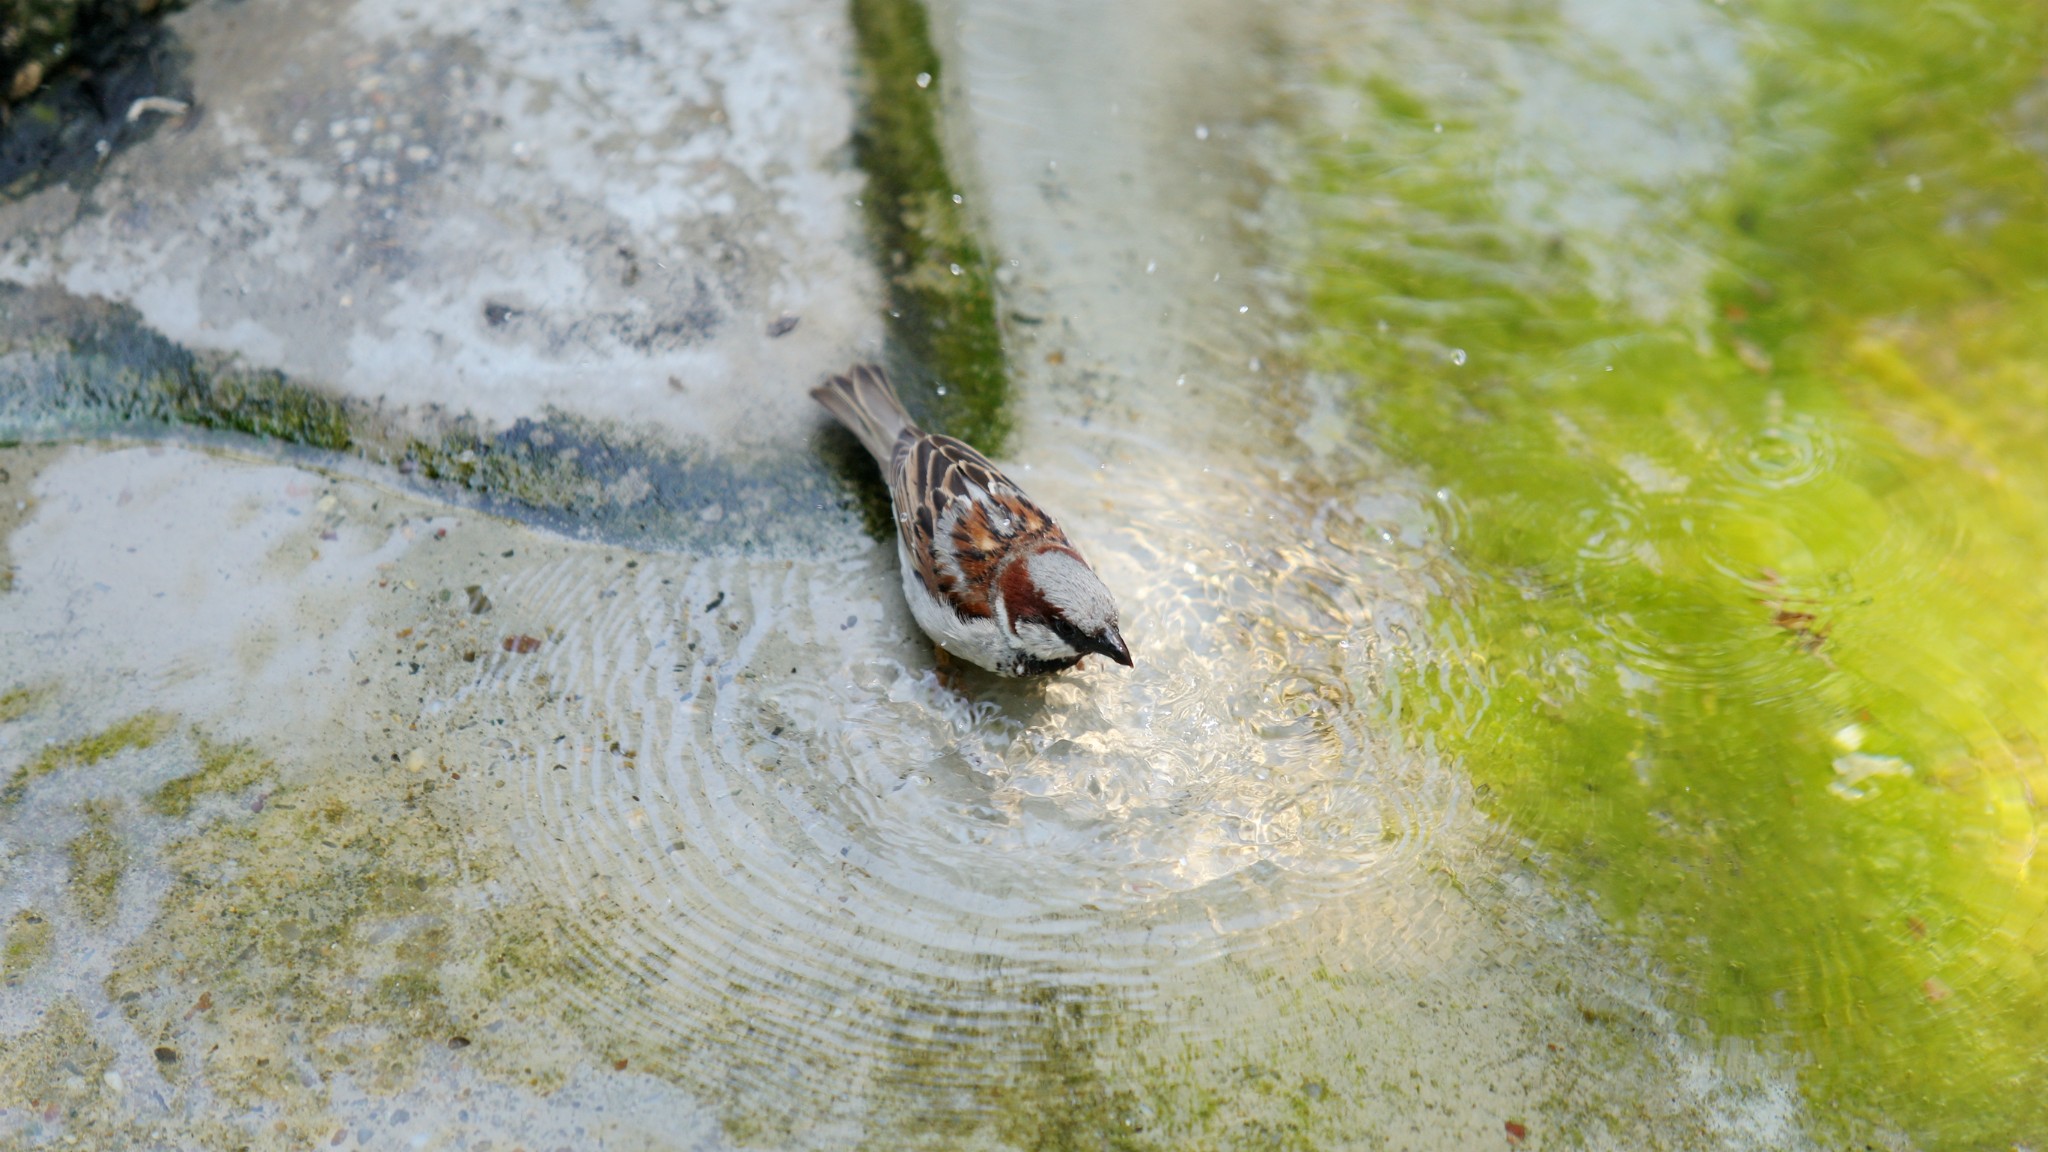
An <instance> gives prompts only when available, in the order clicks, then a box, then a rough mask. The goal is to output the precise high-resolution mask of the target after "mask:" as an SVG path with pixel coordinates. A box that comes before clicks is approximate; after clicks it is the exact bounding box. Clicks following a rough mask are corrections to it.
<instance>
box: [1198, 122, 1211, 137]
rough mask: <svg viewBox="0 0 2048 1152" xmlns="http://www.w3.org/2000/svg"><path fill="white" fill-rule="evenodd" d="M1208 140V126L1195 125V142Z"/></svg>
mask: <svg viewBox="0 0 2048 1152" xmlns="http://www.w3.org/2000/svg"><path fill="white" fill-rule="evenodd" d="M1208 138H1209V126H1208V125H1207V124H1197V125H1195V139H1197V140H1207V139H1208Z"/></svg>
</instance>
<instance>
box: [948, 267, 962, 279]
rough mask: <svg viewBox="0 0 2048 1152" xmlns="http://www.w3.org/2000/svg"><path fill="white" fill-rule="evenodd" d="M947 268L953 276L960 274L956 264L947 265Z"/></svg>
mask: <svg viewBox="0 0 2048 1152" xmlns="http://www.w3.org/2000/svg"><path fill="white" fill-rule="evenodd" d="M947 267H948V268H951V269H952V270H953V275H955V276H958V275H959V274H960V266H959V265H958V264H948V265H947Z"/></svg>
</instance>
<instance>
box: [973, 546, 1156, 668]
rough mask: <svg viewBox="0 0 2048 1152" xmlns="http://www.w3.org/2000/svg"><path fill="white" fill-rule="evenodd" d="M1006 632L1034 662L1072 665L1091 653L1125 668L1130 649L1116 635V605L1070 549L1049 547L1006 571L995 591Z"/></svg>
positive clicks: (1100, 580) (1122, 639)
mask: <svg viewBox="0 0 2048 1152" xmlns="http://www.w3.org/2000/svg"><path fill="white" fill-rule="evenodd" d="M999 588H1000V591H1001V594H1002V597H1003V608H1004V611H1005V614H1006V615H1007V616H1008V617H1009V624H1010V632H1011V634H1012V635H1014V636H1016V637H1017V640H1018V642H1019V643H1020V644H1021V645H1023V647H1024V649H1025V650H1026V651H1028V652H1029V653H1030V654H1031V655H1032V656H1033V657H1034V658H1036V659H1039V660H1046V661H1058V660H1071V659H1075V658H1078V657H1081V656H1085V655H1088V654H1089V653H1091V652H1092V653H1095V654H1097V655H1101V656H1107V657H1109V658H1110V659H1111V660H1114V661H1116V662H1117V663H1119V664H1122V665H1123V666H1124V667H1126V668H1128V667H1130V666H1131V649H1130V646H1129V645H1127V644H1125V643H1124V638H1123V635H1122V634H1121V633H1120V632H1118V631H1117V619H1116V601H1115V600H1114V599H1113V598H1111V596H1110V594H1109V589H1108V588H1107V587H1105V586H1104V585H1103V583H1102V578H1101V577H1099V576H1097V575H1096V574H1095V570H1094V569H1092V568H1090V567H1088V564H1087V562H1086V561H1084V560H1082V559H1081V557H1080V556H1078V555H1076V554H1075V553H1074V552H1073V550H1072V549H1069V548H1062V547H1058V546H1053V547H1048V548H1044V549H1041V550H1039V551H1037V552H1034V553H1032V554H1031V555H1029V556H1026V557H1024V558H1023V559H1021V560H1019V561H1017V562H1016V563H1014V564H1012V565H1010V567H1009V569H1008V570H1007V571H1005V572H1004V573H1003V577H1002V581H1001V584H1000V586H999Z"/></svg>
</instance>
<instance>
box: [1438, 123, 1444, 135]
mask: <svg viewBox="0 0 2048 1152" xmlns="http://www.w3.org/2000/svg"><path fill="white" fill-rule="evenodd" d="M1436 134H1437V135H1439V136H1441V135H1443V134H1444V126H1443V125H1441V124H1439V125H1437V126H1436Z"/></svg>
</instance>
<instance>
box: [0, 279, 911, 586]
mask: <svg viewBox="0 0 2048 1152" xmlns="http://www.w3.org/2000/svg"><path fill="white" fill-rule="evenodd" d="M110 433H111V434H119V435H144V436H164V435H172V436H197V437H199V438H201V439H202V440H204V441H209V442H215V443H229V444H236V445H238V446H243V447H246V446H249V445H250V444H251V443H253V444H255V445H257V446H260V447H267V448H269V449H271V450H273V451H275V450H277V449H279V448H285V449H294V450H306V451H308V452H311V453H316V454H318V455H316V456H314V457H313V458H312V459H310V460H303V459H302V462H304V463H308V464H311V465H312V466H315V467H319V466H324V465H329V464H331V463H332V461H331V459H329V457H331V456H332V455H333V454H345V455H347V456H352V457H354V458H356V459H358V460H362V461H365V462H368V463H371V464H374V465H377V466H380V467H387V466H388V467H395V468H396V470H397V471H398V473H399V474H400V475H401V476H407V477H411V478H413V483H414V484H415V485H416V486H418V487H420V488H423V489H426V490H428V491H429V492H431V493H432V494H434V495H435V496H437V497H440V498H444V499H456V500H465V501H467V502H470V503H481V504H482V505H483V506H485V507H486V508H489V509H490V510H492V511H494V512H497V513H500V514H504V515H508V516H515V517H519V518H522V519H527V520H537V521H539V522H541V523H544V524H547V525H549V526H550V527H554V528H556V529H558V530H561V531H564V532H571V533H577V534H586V535H587V534H593V533H594V534H599V535H603V536H606V537H609V538H613V539H618V540H621V541H631V542H636V543H642V544H650V543H658V544H660V545H661V546H663V547H675V546H678V545H679V543H690V544H695V545H701V546H705V547H709V546H713V545H715V546H718V547H723V548H732V547H757V546H761V545H763V544H771V543H772V544H778V545H780V544H788V543H790V542H791V541H792V540H802V541H803V542H805V543H807V544H815V543H816V538H817V537H818V536H820V535H822V534H825V532H826V531H827V529H826V528H824V527H823V526H822V525H821V522H820V521H821V518H820V517H818V516H817V512H818V510H819V508H820V506H821V504H823V503H824V502H825V501H826V500H828V499H835V498H837V499H842V500H843V495H842V493H843V489H844V488H845V485H844V482H843V478H844V477H845V476H847V475H849V474H854V473H852V472H851V460H852V458H851V457H850V456H847V457H844V458H843V459H841V460H839V461H838V466H837V467H832V466H828V462H825V461H820V460H819V459H818V458H817V455H816V454H815V453H812V452H809V451H805V450H801V449H798V448H796V447H795V446H791V447H790V448H788V449H787V450H784V451H780V452H767V453H756V454H749V458H748V459H746V460H737V459H734V458H731V457H730V454H726V453H716V452H711V451H708V450H705V449H703V448H701V447H699V448H687V447H679V446H677V445H675V444H671V443H667V442H665V441H663V440H661V439H660V438H659V437H657V436H654V435H649V434H646V433H644V432H643V433H632V432H628V431H626V430H624V429H621V428H619V427H618V426H616V425H613V424H609V423H603V422H597V421H591V420H585V419H581V418H578V417H575V416H572V415H568V414H565V413H561V412H558V411H549V412H548V413H547V414H546V415H545V417H544V418H542V419H537V420H529V419H522V420H519V421H516V422H514V423H513V424H512V425H511V426H510V427H506V428H502V429H497V430H492V429H488V428H486V427H484V426H483V425H482V424H481V423H480V422H479V421H477V420H475V419H474V418H472V417H467V416H453V415H450V414H448V413H446V412H443V411H441V410H439V409H429V410H427V411H424V412H416V413H405V412H398V413H393V412H389V411H386V410H384V409H383V408H382V407H380V406H378V405H375V404H369V403H364V402H361V401H357V400H352V399H348V398H344V397H339V396H335V395H332V394H330V393H328V392H326V391H324V390H323V389H321V388H319V387H317V386H315V385H312V384H309V383H307V382H305V381H302V380H296V379H293V378H291V377H289V376H286V375H283V374H281V373H277V372H273V371H268V370H260V369H255V368H252V367H250V366H249V365H247V364H245V363H243V362H241V361H240V360H237V359H236V358H234V357H231V356H224V355H219V354H215V353H207V352H196V351H193V350H191V349H188V348H185V347H183V346H182V345H180V344H178V343H176V342H175V341H172V340H170V339H168V338H166V337H165V336H163V335H162V334H161V333H159V332H157V331H156V330H154V329H152V328H150V327H149V326H148V325H147V324H145V323H144V322H143V321H142V318H141V316H140V314H139V313H137V312H136V311H135V309H133V308H132V307H129V306H128V305H125V304H116V303H111V302H108V301H105V300H99V299H92V298H86V297H78V296H73V295H71V294H70V293H68V292H65V291H63V290H61V289H56V288H24V287H21V286H18V285H12V284H0V439H9V438H13V439H27V440H37V441H47V442H60V441H64V440H77V439H90V438H97V437H103V436H106V435H108V434H110ZM32 451H33V450H32ZM863 465H864V466H865V468H866V472H865V474H863V475H865V476H866V477H867V478H869V482H870V483H871V484H873V493H867V492H863V493H860V495H872V494H874V493H879V492H880V487H879V484H878V483H875V482H873V481H872V474H873V472H874V469H873V467H872V465H867V464H865V461H863ZM835 477H838V478H840V479H835ZM835 489H840V490H842V492H835ZM881 500H882V505H883V507H884V508H886V502H887V496H886V494H882V495H881ZM6 508H7V506H6V505H4V504H0V509H6ZM713 510H715V511H713ZM11 514H12V511H11V510H5V511H0V528H4V527H5V526H6V524H7V523H8V522H9V517H10V515H11ZM886 522H887V521H886V513H884V520H883V523H886ZM4 559H5V557H4V555H0V561H4ZM9 573H11V569H10V568H6V567H5V566H4V564H0V580H7V579H10V578H11V577H10V576H9ZM4 587H5V586H4V585H0V591H4Z"/></svg>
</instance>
